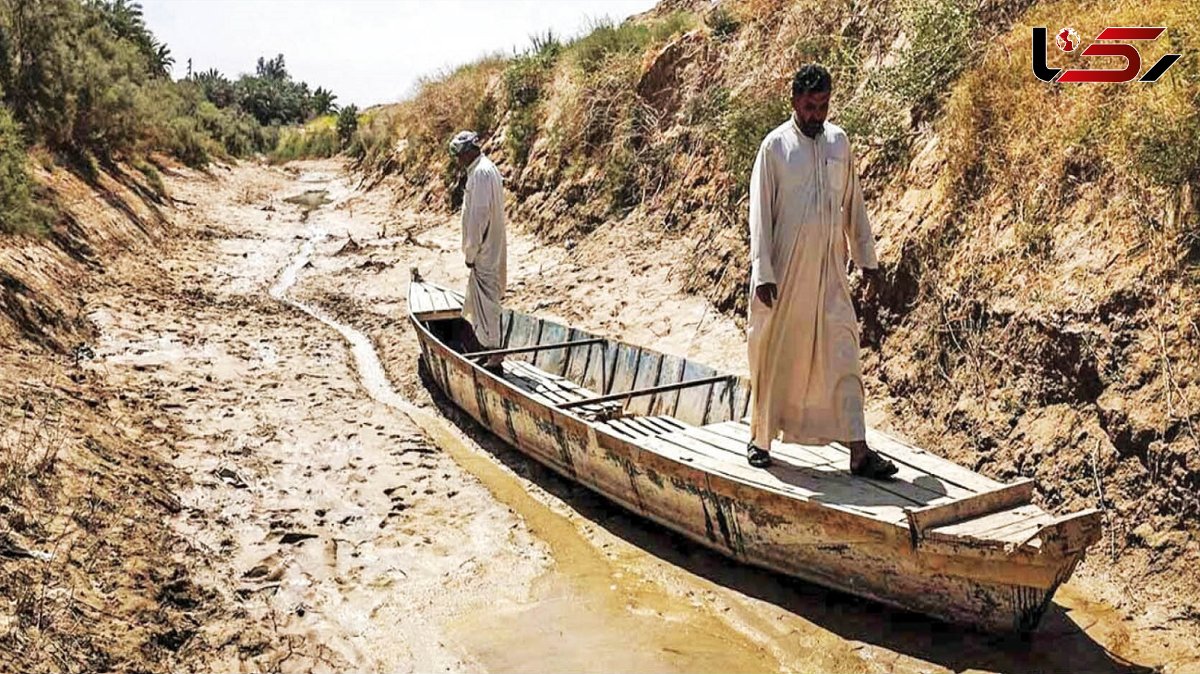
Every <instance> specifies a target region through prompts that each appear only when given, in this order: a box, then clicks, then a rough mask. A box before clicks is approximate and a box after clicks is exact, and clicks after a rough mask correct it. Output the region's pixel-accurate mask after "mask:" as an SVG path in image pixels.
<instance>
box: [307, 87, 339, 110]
mask: <svg viewBox="0 0 1200 674" xmlns="http://www.w3.org/2000/svg"><path fill="white" fill-rule="evenodd" d="M336 100H337V96H336V95H335V94H334V93H333V92H332V91H330V90H328V89H326V88H324V87H317V90H316V91H314V92H313V93H312V113H313V114H314V115H318V116H319V115H328V114H329V113H331V112H337V109H338V106H337V104H336V103H334V101H336Z"/></svg>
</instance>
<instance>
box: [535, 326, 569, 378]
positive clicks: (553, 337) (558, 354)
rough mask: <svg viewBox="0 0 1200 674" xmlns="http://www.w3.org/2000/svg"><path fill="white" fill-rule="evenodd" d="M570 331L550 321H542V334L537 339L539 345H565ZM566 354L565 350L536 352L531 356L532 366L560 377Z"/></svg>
mask: <svg viewBox="0 0 1200 674" xmlns="http://www.w3.org/2000/svg"><path fill="white" fill-rule="evenodd" d="M569 336H570V331H569V330H567V328H565V327H563V326H561V325H559V324H558V323H553V322H551V321H543V323H542V334H541V336H540V337H539V338H538V343H539V344H565V343H566V342H568V341H570V339H569ZM566 357H567V353H566V350H565V349H545V350H542V351H537V352H535V353H534V356H533V364H534V365H536V366H538V367H539V368H541V369H542V370H545V371H546V372H549V373H550V374H554V375H561V374H562V372H563V365H565V364H566Z"/></svg>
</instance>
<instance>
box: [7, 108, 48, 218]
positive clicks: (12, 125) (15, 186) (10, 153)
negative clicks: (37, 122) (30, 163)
mask: <svg viewBox="0 0 1200 674" xmlns="http://www.w3.org/2000/svg"><path fill="white" fill-rule="evenodd" d="M25 162H26V155H25V144H24V143H23V142H22V139H21V130H20V128H19V127H18V126H17V123H16V122H15V121H13V118H12V115H10V114H9V112H8V109H7V108H5V107H4V106H0V233H2V234H31V233H39V232H41V231H44V229H45V217H44V216H45V214H44V212H43V211H42V209H39V208H38V207H37V206H36V205H35V204H34V203H33V201H32V199H31V198H30V193H31V185H30V180H29V172H28V171H27V170H26V166H25Z"/></svg>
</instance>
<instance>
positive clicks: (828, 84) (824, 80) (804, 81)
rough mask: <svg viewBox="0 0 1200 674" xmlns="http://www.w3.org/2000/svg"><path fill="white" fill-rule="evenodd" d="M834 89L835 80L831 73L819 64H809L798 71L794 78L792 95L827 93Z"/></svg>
mask: <svg viewBox="0 0 1200 674" xmlns="http://www.w3.org/2000/svg"><path fill="white" fill-rule="evenodd" d="M832 89H833V78H832V77H830V76H829V71H828V70H826V69H825V67H824V66H822V65H820V64H818V63H809V64H807V65H805V66H802V67H801V68H800V69H799V70H797V71H796V76H795V77H793V78H792V95H793V96H799V95H801V94H807V93H809V92H812V93H818V94H819V93H825V92H828V91H830V90H832Z"/></svg>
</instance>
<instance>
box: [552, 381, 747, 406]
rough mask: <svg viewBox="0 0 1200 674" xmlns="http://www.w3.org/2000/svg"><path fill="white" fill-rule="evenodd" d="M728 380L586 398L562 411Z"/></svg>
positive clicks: (666, 385) (670, 385) (668, 385)
mask: <svg viewBox="0 0 1200 674" xmlns="http://www.w3.org/2000/svg"><path fill="white" fill-rule="evenodd" d="M728 378H729V376H728V375H723V376H720V377H708V378H705V379H698V380H696V381H685V382H679V383H677V384H664V385H662V386H650V387H648V388H644V389H638V390H634V391H626V392H624V393H610V394H609V395H603V396H596V397H595V398H588V399H586V400H578V401H575V402H572V403H571V404H570V405H564V406H563V409H569V408H571V407H577V406H579V405H590V404H593V403H603V402H610V401H621V400H625V399H626V398H637V397H640V396H646V395H651V394H654V393H661V392H663V391H676V390H679V389H681V388H686V387H688V386H704V385H705V384H711V383H713V382H716V381H721V380H724V379H728Z"/></svg>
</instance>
